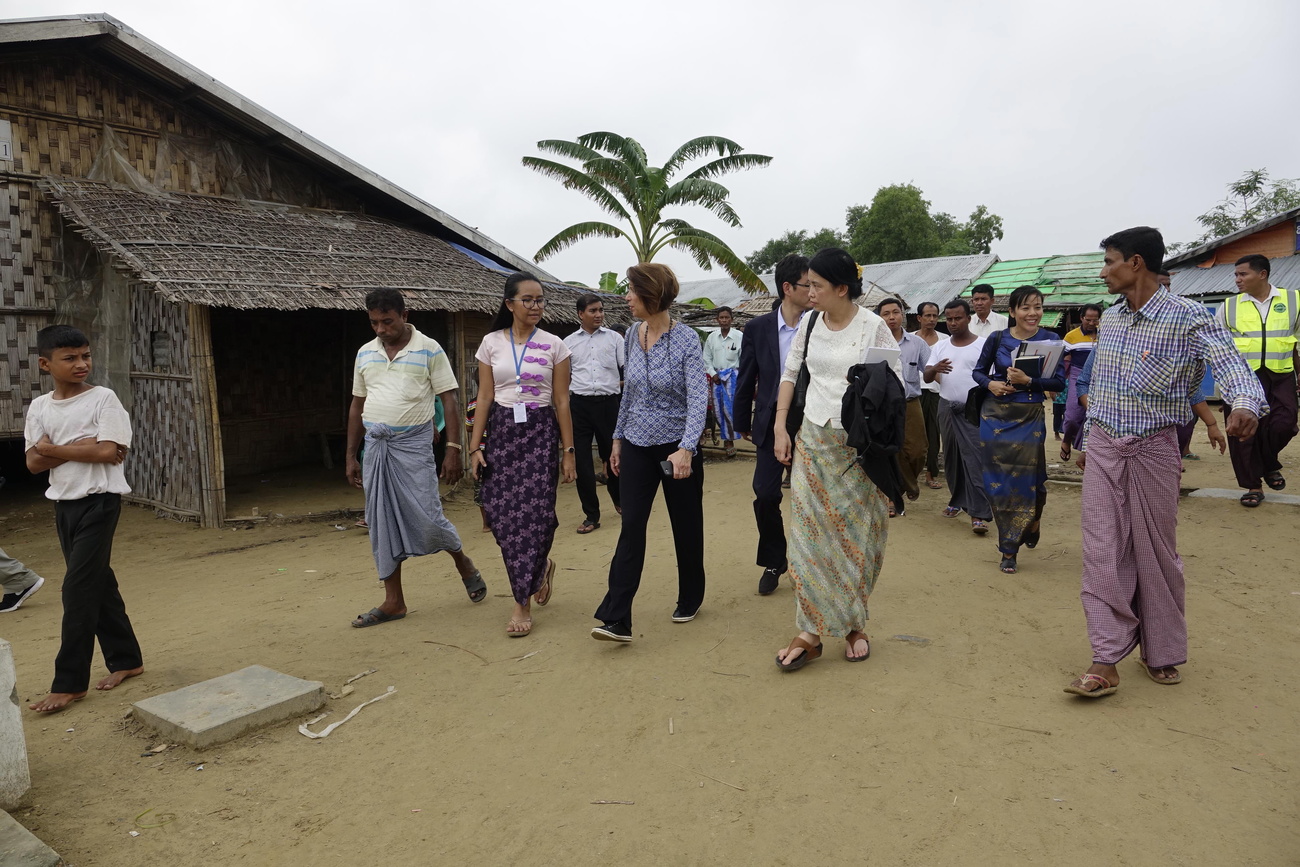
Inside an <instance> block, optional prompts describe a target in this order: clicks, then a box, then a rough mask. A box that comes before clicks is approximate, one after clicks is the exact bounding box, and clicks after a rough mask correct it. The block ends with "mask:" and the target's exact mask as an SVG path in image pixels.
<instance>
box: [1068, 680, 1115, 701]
mask: <svg viewBox="0 0 1300 867" xmlns="http://www.w3.org/2000/svg"><path fill="white" fill-rule="evenodd" d="M1090 683H1095V684H1097V688H1096V689H1088V688H1087V687H1088V684H1090ZM1118 689H1119V685H1118V684H1114V683H1111V682H1110V681H1109V680H1107V679H1106V678H1104V677H1102V676H1101V675H1100V674H1081V675H1079V676H1078V677H1076V678H1075V679H1074V682H1073V683H1071V684H1070V685H1069V686H1067V687H1066V688H1065V691H1066V692H1068V693H1069V694H1070V695H1081V696H1083V697H1084V698H1101V697H1102V696H1103V695H1111V694H1113V693H1114V692H1115V691H1116V690H1118Z"/></svg>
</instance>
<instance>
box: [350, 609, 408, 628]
mask: <svg viewBox="0 0 1300 867" xmlns="http://www.w3.org/2000/svg"><path fill="white" fill-rule="evenodd" d="M405 616H406V612H402V613H401V614H385V613H384V612H382V611H380V610H379V609H378V608H371V609H370V610H369V611H367V612H366V613H365V614H358V615H357V619H356V620H353V621H352V625H353V626H354V627H356V628H357V629H365V628H366V627H367V626H378V625H379V624H381V623H388V622H389V621H391V620H401V619H402V618H403V617H405Z"/></svg>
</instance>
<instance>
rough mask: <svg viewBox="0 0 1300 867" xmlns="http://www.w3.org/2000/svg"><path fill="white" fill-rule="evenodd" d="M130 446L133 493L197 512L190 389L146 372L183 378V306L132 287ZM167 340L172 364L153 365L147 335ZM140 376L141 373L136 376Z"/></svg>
mask: <svg viewBox="0 0 1300 867" xmlns="http://www.w3.org/2000/svg"><path fill="white" fill-rule="evenodd" d="M131 323H132V329H133V331H134V333H135V335H136V336H135V339H134V340H133V341H132V346H131V353H132V355H131V370H132V377H131V397H132V418H131V429H132V431H133V437H134V442H133V443H132V449H131V452H132V454H131V458H130V460H128V461H127V464H126V471H127V481H128V482H129V483H130V485H131V489H132V492H133V493H134V494H135V495H136V496H137V497H140V498H143V499H145V500H147V501H149V502H151V503H154V504H158V505H162V506H165V507H167V506H169V507H173V508H175V509H179V510H182V511H186V512H198V511H199V510H200V507H201V502H202V497H201V492H200V489H199V488H200V478H199V476H200V473H201V469H200V465H199V454H198V445H197V444H198V431H197V429H196V424H195V407H194V385H193V383H192V382H190V381H189V380H188V379H184V378H180V379H156V378H150V377H149V376H148V374H161V375H164V376H166V375H175V376H178V377H185V376H188V375H189V373H190V370H189V367H190V365H189V351H190V348H189V333H188V327H187V324H186V311H185V308H184V306H183V305H180V304H171V303H168V302H167V301H164V300H163V299H162V298H160V297H159V296H158V294H157V293H156V292H152V291H150V290H149V289H147V288H145V287H143V286H136V287H134V288H133V291H132V293H131ZM155 332H158V333H164V334H167V335H169V336H170V337H171V344H172V345H171V357H172V359H173V364H172V365H170V366H168V367H167V368H166V369H160V368H158V367H156V366H155V365H154V364H153V363H152V361H153V359H151V358H150V357H149V356H148V353H147V350H148V347H149V346H150V340H149V338H148V335H151V334H153V333H155ZM141 374H144V375H141Z"/></svg>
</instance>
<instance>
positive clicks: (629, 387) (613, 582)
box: [591, 263, 709, 641]
mask: <svg viewBox="0 0 1300 867" xmlns="http://www.w3.org/2000/svg"><path fill="white" fill-rule="evenodd" d="M627 281H628V289H627V303H628V307H629V308H631V311H632V315H633V316H634V317H635V318H637V319H639V320H641V321H640V322H638V323H636V324H635V325H634V326H633V327H632V328H630V329H628V332H627V356H626V357H627V367H626V368H625V369H624V371H623V401H622V403H621V404H620V406H619V411H618V425H617V426H616V427H615V428H614V444H613V449H612V453H611V454H610V459H609V467H610V471H611V472H612V473H614V475H616V476H618V478H619V485H620V490H619V496H620V498H621V500H622V505H623V529H622V532H620V533H619V537H618V547H617V548H616V549H615V550H614V559H613V561H612V562H611V563H610V564H609V592H608V593H606V594H605V599H604V601H603V602H601V603H600V607H599V608H598V609H596V618H597V619H598V620H600V621H601V625H600V626H597V627H595V628H594V629H592V630H591V635H592V637H593V638H596V639H600V640H602V641H631V640H632V599H633V597H635V596H636V591H637V587H638V586H639V585H640V584H641V570H642V568H643V567H644V565H645V547H646V524H647V522H648V521H649V520H650V509H651V507H652V506H653V505H654V498H655V493H656V492H657V491H658V490H659V485H660V483H661V482H662V484H663V489H664V502H665V503H666V504H667V506H668V517H669V520H670V521H671V523H672V528H673V545H674V547H675V548H676V552H677V609H676V610H675V611H674V612H673V622H674V623H686V622H688V621H690V620H693V619H694V618H695V614H696V612H697V611H699V608H700V604H701V603H702V602H703V601H704V460H703V459H702V458H701V456H700V454H699V443H700V436H701V434H703V433H704V418H705V415H706V413H707V411H708V405H709V390H708V378H707V377H706V376H705V373H704V360H703V357H702V355H701V352H700V339H699V337H697V336H696V334H695V332H694V331H693V330H692V329H691V328H690V327H689V326H686V325H683V324H682V323H680V322H676V323H674V322H673V321H672V320H671V319H670V318H669V316H668V308H669V307H670V306H671V305H672V303H673V299H675V298H676V297H677V292H678V288H679V287H678V283H677V277H676V275H674V274H673V272H672V269H671V268H668V267H667V266H665V265H656V264H654V263H642V264H640V265H634V266H632V267H631V268H629V269H627ZM664 467H667V468H668V470H671V474H670V473H669V472H667V471H666V470H665V469H664Z"/></svg>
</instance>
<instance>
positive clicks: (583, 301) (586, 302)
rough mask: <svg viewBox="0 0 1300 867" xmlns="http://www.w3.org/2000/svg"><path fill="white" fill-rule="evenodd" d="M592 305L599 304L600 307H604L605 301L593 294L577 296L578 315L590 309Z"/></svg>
mask: <svg viewBox="0 0 1300 867" xmlns="http://www.w3.org/2000/svg"><path fill="white" fill-rule="evenodd" d="M593 304H599V305H600V306H601V307H604V306H605V299H604V298H601V297H600V296H599V295H595V294H593V293H591V292H588V293H586V294H584V295H579V296H578V312H579V313H582V312H584V311H585V310H586V309H587V308H588V307H590V306H591V305H593Z"/></svg>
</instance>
